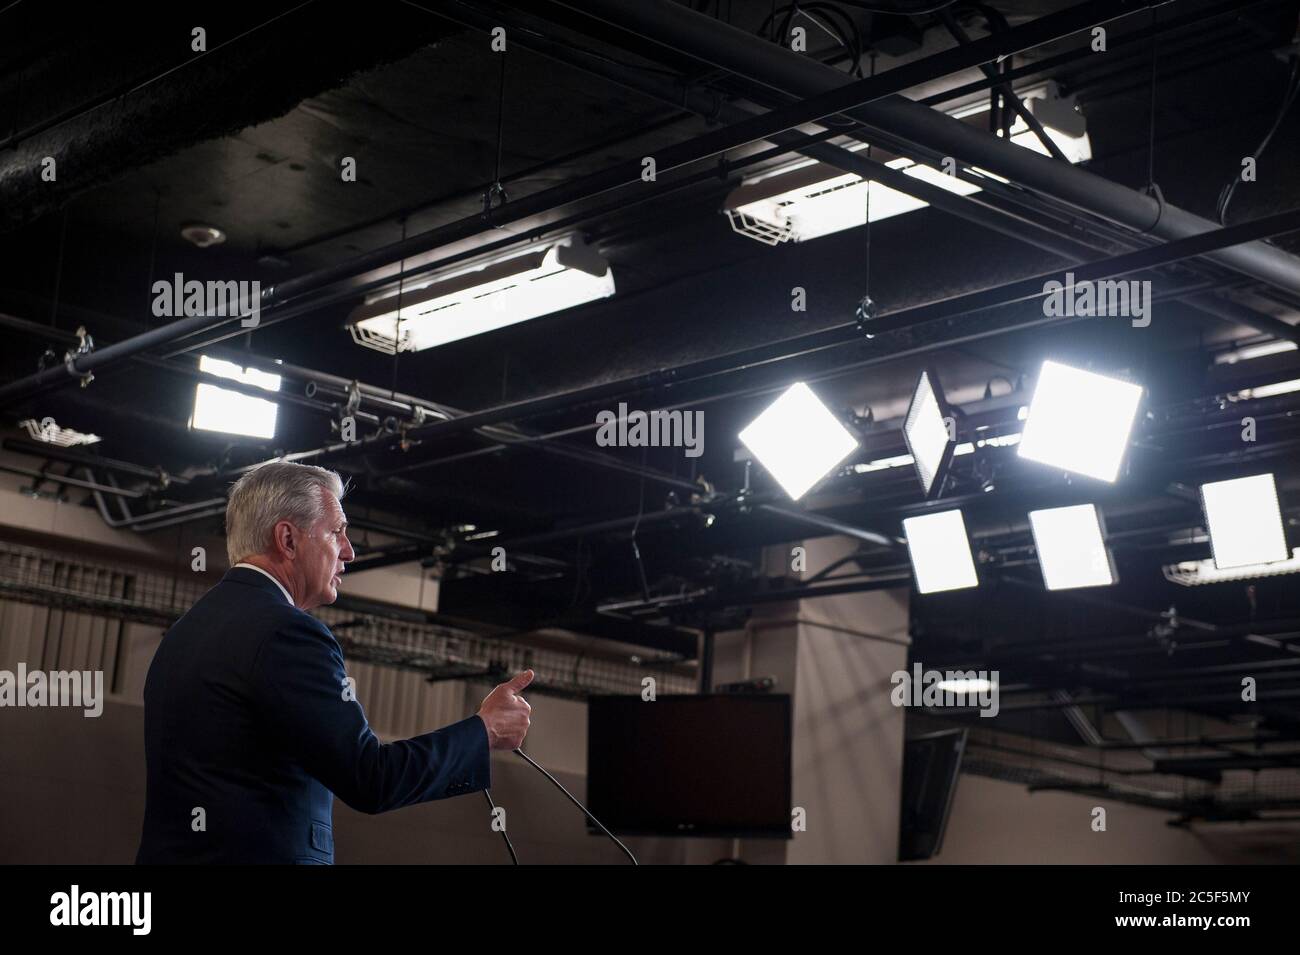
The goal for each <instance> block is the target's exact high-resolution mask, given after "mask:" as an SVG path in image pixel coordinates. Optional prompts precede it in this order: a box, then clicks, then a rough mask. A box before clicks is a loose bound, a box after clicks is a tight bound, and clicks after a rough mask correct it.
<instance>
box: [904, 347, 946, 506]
mask: <svg viewBox="0 0 1300 955" xmlns="http://www.w3.org/2000/svg"><path fill="white" fill-rule="evenodd" d="M948 413H949V412H948V408H947V405H946V404H945V402H944V398H943V391H942V387H941V386H940V385H939V380H938V378H936V377H935V376H934V374H933V373H932V372H930V371H928V370H927V371H923V372H921V377H920V378H919V379H918V380H917V382H916V388H915V389H914V390H913V391H912V401H911V404H909V405H908V407H907V416H906V417H905V418H904V419H903V440H904V441H906V442H907V450H908V451H910V452H912V457H913V459H914V461H915V463H916V475H917V477H918V478H919V479H920V481H921V490H922V492H923V493H924V494H925V496H926V497H930V496H932V495H934V494H936V493H937V492H938V491H939V490H940V489H941V488H942V487H943V479H944V478H945V477H946V476H947V474H948V463H949V462H950V461H951V460H952V452H953V444H954V442H953V440H952V436H951V435H950V434H949V433H948V423H947V421H946V420H945V415H947V414H948Z"/></svg>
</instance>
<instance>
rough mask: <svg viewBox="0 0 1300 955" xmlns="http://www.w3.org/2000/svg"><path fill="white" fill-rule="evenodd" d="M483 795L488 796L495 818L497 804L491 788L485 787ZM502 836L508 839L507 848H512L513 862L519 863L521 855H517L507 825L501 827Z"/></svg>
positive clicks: (511, 856)
mask: <svg viewBox="0 0 1300 955" xmlns="http://www.w3.org/2000/svg"><path fill="white" fill-rule="evenodd" d="M483 795H484V796H487V801H488V806H489V808H490V810H491V816H492V818H493V819H495V818H496V813H497V804H496V803H494V802H493V801H492V791H491V790H490V789H485V790H483ZM501 838H502V839H504V840H505V841H506V848H507V849H509V850H510V861H511V862H513V863H514V864H515V865H519V856H517V855H515V847H514V846H513V845H511V844H510V834H509V833H508V832H506V830H505V826H502V827H501Z"/></svg>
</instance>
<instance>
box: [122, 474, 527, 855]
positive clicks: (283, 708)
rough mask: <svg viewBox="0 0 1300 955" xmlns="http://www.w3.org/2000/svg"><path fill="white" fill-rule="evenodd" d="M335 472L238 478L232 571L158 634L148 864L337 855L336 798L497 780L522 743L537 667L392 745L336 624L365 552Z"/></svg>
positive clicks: (380, 801)
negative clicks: (344, 588) (501, 756)
mask: <svg viewBox="0 0 1300 955" xmlns="http://www.w3.org/2000/svg"><path fill="white" fill-rule="evenodd" d="M343 491H344V489H343V485H342V482H341V481H340V479H339V476H338V475H337V474H335V473H334V472H333V471H327V470H325V469H323V468H318V467H312V466H309V465H301V464H288V463H275V464H268V465H264V466H262V467H260V468H258V469H256V470H254V471H251V472H249V473H248V474H246V475H245V476H244V477H243V478H241V479H240V480H239V481H238V482H237V483H236V484H235V486H234V487H233V488H232V489H231V492H230V500H229V504H228V506H227V509H226V544H227V551H228V554H229V557H230V563H231V569H230V570H229V571H227V573H226V575H225V577H223V578H222V580H221V582H220V583H219V584H217V586H215V587H213V588H212V589H211V590H209V591H208V592H207V593H206V594H205V595H204V596H203V597H202V598H200V599H199V601H198V603H196V604H195V605H194V606H193V607H192V608H191V609H190V611H189V612H188V613H186V614H185V616H183V617H181V619H180V620H178V621H177V622H176V623H175V625H173V626H172V628H171V629H170V630H168V631H167V634H166V636H165V637H164V638H163V640H162V643H161V645H160V646H159V648H158V651H157V653H156V654H155V655H154V659H153V663H152V664H151V665H150V667H149V675H148V678H147V680H146V682H145V691H144V700H145V719H144V723H145V757H146V761H147V764H148V770H147V789H146V796H145V817H144V832H143V835H142V838H141V840H140V850H139V853H138V855H137V858H136V861H137V862H138V863H181V862H197V863H309V864H312V863H314V864H323V865H329V864H331V863H332V862H333V861H334V835H333V801H334V796H335V795H337V796H338V797H339V798H340V799H342V800H343V801H344V802H345V803H347V804H348V805H349V806H351V807H352V808H353V809H357V810H359V811H361V812H366V813H379V812H387V811H388V810H390V809H398V808H401V807H402V806H409V805H412V804H414V803H420V802H428V801H430V800H434V799H445V798H447V797H448V796H459V795H463V794H465V793H472V792H477V791H479V790H481V789H487V788H488V787H489V786H490V785H491V779H492V776H491V764H490V761H489V757H488V754H489V751H490V750H493V749H504V750H511V749H515V748H517V747H518V746H519V745H521V744H522V743H523V740H524V736H525V735H526V734H527V732H528V724H529V716H528V714H529V713H530V712H531V710H532V708H531V707H530V706H529V705H528V703H527V702H526V701H525V700H524V699H523V697H521V696H519V695H518V694H519V692H520V691H521V690H523V689H524V687H526V686H527V685H528V684H529V682H530V681H531V680H532V677H533V672H532V671H531V670H526V671H524V672H523V673H521V674H519V675H517V676H515V677H514V678H513V679H511V680H510V681H508V682H506V683H502V684H501V685H500V686H498V687H496V688H495V689H494V690H493V691H492V692H491V693H489V694H488V695H487V697H486V698H485V699H484V700H483V703H482V706H481V707H480V708H479V710H478V712H477V713H476V714H475V715H474V716H471V717H469V718H468V719H464V720H461V721H460V722H458V723H453V724H452V725H450V726H447V727H444V728H443V729H440V730H437V731H436V732H433V733H425V734H424V735H422V736H415V737H412V738H411V739H405V740H399V741H397V742H393V743H381V742H380V741H379V740H378V739H377V738H376V737H375V734H374V733H373V732H372V731H371V729H370V725H369V723H368V722H367V721H366V717H365V713H363V712H362V709H361V704H360V703H359V702H357V700H356V694H355V693H354V692H353V690H352V684H351V683H350V681H349V680H348V679H347V674H346V672H345V670H344V668H343V655H342V652H341V650H340V648H339V644H338V641H336V640H335V639H334V636H333V634H331V633H330V631H329V628H328V627H326V626H325V625H324V624H323V623H321V622H320V621H319V620H317V619H316V618H315V617H312V616H311V615H310V614H308V613H306V611H308V610H311V609H313V608H315V607H319V606H321V605H322V604H329V603H333V602H334V601H335V600H336V599H337V597H338V585H339V577H340V575H341V574H342V573H343V571H344V566H345V564H346V562H347V561H350V560H352V559H353V557H354V556H355V555H354V554H353V552H352V545H351V544H350V543H349V542H348V537H347V520H346V518H345V517H344V515H343V509H342V506H341V505H340V503H339V499H340V497H342V495H343Z"/></svg>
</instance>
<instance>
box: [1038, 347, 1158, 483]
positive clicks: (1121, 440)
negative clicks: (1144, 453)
mask: <svg viewBox="0 0 1300 955" xmlns="http://www.w3.org/2000/svg"><path fill="white" fill-rule="evenodd" d="M1141 400H1142V388H1141V386H1139V385H1135V384H1133V383H1132V382H1128V381H1121V380H1120V379H1118V378H1107V377H1106V376H1105V375H1098V374H1095V373H1093V372H1090V371H1083V370H1082V369H1079V368H1071V367H1070V366H1069V365H1062V364H1058V363H1057V362H1054V361H1045V362H1043V366H1042V368H1041V369H1040V371H1039V373H1038V383H1037V385H1036V386H1035V388H1034V397H1033V399H1032V400H1031V401H1030V403H1029V414H1028V416H1027V418H1026V420H1025V429H1024V432H1023V434H1022V436H1021V439H1020V449H1019V454H1020V457H1022V458H1025V459H1026V460H1029V461H1037V462H1038V463H1040V464H1047V465H1050V466H1051V467H1055V468H1060V469H1062V470H1064V471H1072V472H1074V473H1075V474H1083V475H1086V476H1088V477H1093V478H1096V479H1097V480H1099V481H1107V482H1110V483H1114V481H1115V478H1116V476H1117V475H1118V474H1119V466H1120V462H1121V461H1122V460H1123V458H1124V451H1125V449H1126V448H1127V447H1128V436H1129V432H1130V431H1131V430H1132V429H1133V419H1134V417H1135V416H1136V415H1137V409H1138V403H1139V402H1140V401H1141Z"/></svg>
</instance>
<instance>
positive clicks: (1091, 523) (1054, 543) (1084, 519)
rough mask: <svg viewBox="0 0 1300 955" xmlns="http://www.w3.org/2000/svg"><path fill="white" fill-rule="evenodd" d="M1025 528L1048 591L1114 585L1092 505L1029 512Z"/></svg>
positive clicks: (1101, 529)
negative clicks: (1029, 532)
mask: <svg viewBox="0 0 1300 955" xmlns="http://www.w3.org/2000/svg"><path fill="white" fill-rule="evenodd" d="M1029 526H1030V529H1031V530H1032V531H1033V534H1034V547H1035V549H1036V550H1037V551H1038V565H1039V567H1040V568H1041V569H1042V571H1043V585H1044V586H1045V587H1046V588H1047V589H1048V590H1072V589H1074V588H1076V587H1108V586H1110V585H1111V584H1113V583H1115V580H1116V577H1115V565H1114V563H1113V562H1112V560H1111V556H1110V552H1109V551H1108V550H1107V549H1106V529H1105V526H1104V525H1103V524H1102V519H1101V514H1100V513H1099V512H1098V511H1097V507H1096V505H1094V504H1078V505H1075V506H1073V507H1052V508H1048V509H1046V510H1042V511H1030V512H1029Z"/></svg>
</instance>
